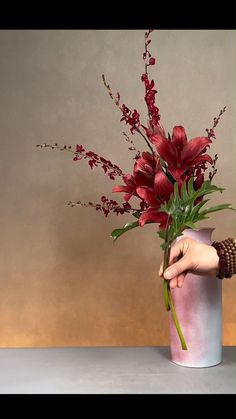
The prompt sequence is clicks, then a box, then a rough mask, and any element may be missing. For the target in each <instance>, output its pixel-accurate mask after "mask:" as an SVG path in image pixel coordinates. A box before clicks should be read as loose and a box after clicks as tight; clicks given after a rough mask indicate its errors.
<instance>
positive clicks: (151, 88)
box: [141, 29, 160, 128]
mask: <svg viewBox="0 0 236 419" xmlns="http://www.w3.org/2000/svg"><path fill="white" fill-rule="evenodd" d="M151 32H153V29H150V30H149V31H148V32H145V50H144V53H143V60H144V63H145V70H144V74H142V76H141V80H142V82H144V84H145V97H144V99H145V102H146V105H147V109H148V117H149V121H150V124H151V127H152V128H153V127H154V126H156V125H158V123H159V121H160V115H159V109H158V107H157V106H156V105H155V95H156V93H157V90H155V83H154V80H152V81H151V82H150V81H149V76H148V66H150V65H155V63H156V60H155V58H154V57H152V55H151V53H150V51H149V49H148V45H149V44H150V43H151V39H149V35H150V33H151Z"/></svg>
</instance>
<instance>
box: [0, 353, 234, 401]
mask: <svg viewBox="0 0 236 419" xmlns="http://www.w3.org/2000/svg"><path fill="white" fill-rule="evenodd" d="M0 372H1V373H0V393H1V394H9V393H10V394H65V393H68V394H145V393H146V394H165V393H170V394H174V393H177V394H180V393H185V394H211V393H215V394H219V393H228V394H236V347H233V346H227V347H224V348H223V362H222V363H221V364H219V365H216V366H214V367H210V368H186V367H181V366H178V365H176V364H174V363H172V362H171V361H170V358H169V348H168V347H147V346H146V347H92V348H91V347H89V348H84V347H83V348H56V349H54V348H47V349H46V348H45V349H38V348H37V349H36V348H35V349H31V348H30V349H18V348H17V349H16V348H14V349H13V348H12V349H0Z"/></svg>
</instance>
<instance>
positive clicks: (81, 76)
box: [0, 30, 236, 347]
mask: <svg viewBox="0 0 236 419" xmlns="http://www.w3.org/2000/svg"><path fill="white" fill-rule="evenodd" d="M143 34H144V31H142V30H130V31H125V30H120V31H117V30H114V31H111V30H100V31H95V30H81V31H79V30H77V31H76V30H75V31H74V30H73V31H72V30H71V31H65V30H64V31H62V30H61V31H60V30H59V31H54V30H51V31H43V30H42V31H38V30H33V31H30V30H25V31H24V30H20V31H19V30H14V31H11V30H7V31H6V30H2V31H1V32H0V135H1V137H0V147H1V153H0V159H1V163H0V170H1V177H0V182H1V188H0V191H1V206H0V223H1V230H0V231H1V251H0V258H1V260H0V346H1V347H11V346H12V347H31V346H32V347H34V346H35V347H39V346H41V347H42V346H89V345H91V346H99V345H107V346H112V345H168V344H169V326H168V316H167V313H166V311H165V309H164V305H163V294H162V284H161V281H160V279H159V278H158V274H157V272H158V269H159V265H160V263H161V260H162V251H161V249H160V240H159V238H158V237H157V236H156V234H155V231H156V226H155V225H154V224H151V225H148V226H145V227H144V228H143V229H140V230H138V229H134V230H132V231H130V232H129V234H127V235H124V236H123V237H122V238H121V239H120V240H118V241H117V243H116V246H115V247H113V246H112V242H111V239H110V238H109V234H110V232H111V231H112V230H113V229H114V228H117V227H120V226H122V225H123V224H124V223H125V222H127V221H129V220H130V216H128V215H124V216H118V217H117V216H116V215H110V216H108V218H105V217H104V216H103V214H102V213H98V212H96V211H95V210H94V209H92V208H91V209H90V208H81V207H74V208H71V207H69V206H67V205H66V204H67V202H68V201H69V200H72V201H75V200H78V199H80V200H81V201H82V202H87V201H93V202H99V200H100V196H101V195H103V194H105V195H107V196H109V197H111V198H113V199H117V200H118V201H119V202H122V201H123V199H122V194H112V193H111V187H113V186H114V185H115V184H120V182H119V179H118V180H116V181H115V182H114V181H110V180H109V178H108V177H106V176H105V175H104V174H103V171H102V170H100V169H99V168H97V169H95V170H93V171H91V169H90V167H89V166H88V164H87V162H86V161H81V162H79V163H75V162H73V161H72V158H71V157H72V155H71V154H70V153H67V152H60V151H59V150H50V149H42V150H41V149H38V148H36V144H38V143H43V142H48V143H52V142H55V141H57V142H58V143H59V144H61V145H64V144H71V145H75V144H76V143H78V144H83V145H84V146H85V147H86V149H88V150H94V151H96V152H97V153H98V154H100V155H102V156H104V157H106V158H108V159H110V160H111V161H113V162H115V163H116V164H118V165H119V166H120V167H121V168H122V169H123V170H124V172H129V171H131V169H132V164H133V163H132V162H133V160H132V157H133V156H134V153H133V152H131V151H128V143H126V141H125V140H124V139H123V136H122V131H123V130H124V129H125V126H124V125H122V123H120V122H119V119H120V114H119V112H118V110H117V108H116V107H115V106H114V105H113V103H112V101H111V100H110V98H109V96H108V95H107V92H106V90H105V88H104V86H103V84H102V81H101V74H102V73H105V75H106V77H107V80H108V81H109V83H110V84H111V86H112V88H113V90H114V92H116V91H117V90H118V91H119V92H120V93H121V97H122V101H124V102H125V103H126V104H127V105H128V106H130V107H131V108H133V107H138V108H139V110H140V112H142V115H145V114H146V108H145V106H144V101H143V95H144V93H143V92H144V90H143V85H142V83H141V81H140V74H141V73H142V72H143V62H142V52H143ZM151 51H152V54H153V56H154V57H156V58H157V65H156V66H154V67H152V68H151V74H152V76H153V77H154V79H155V81H156V83H157V87H158V91H159V93H158V95H157V103H158V105H159V107H160V112H161V119H162V123H163V124H164V126H165V127H166V130H168V131H171V130H172V127H173V126H174V125H184V126H185V127H186V131H187V134H188V136H189V138H192V137H195V136H199V135H204V130H205V128H206V127H210V126H211V124H212V120H213V117H214V116H216V115H217V114H218V111H219V110H220V109H221V108H222V107H223V106H224V105H226V106H227V112H226V113H225V114H224V116H223V118H222V120H221V122H220V125H219V126H218V128H217V130H216V133H217V140H216V141H215V142H214V145H213V146H212V149H211V154H212V155H213V156H214V154H215V153H218V155H219V160H218V163H217V168H218V172H217V174H216V176H215V183H216V184H217V185H219V186H222V187H225V188H226V191H225V192H224V193H223V195H221V196H220V194H215V195H212V201H211V202H212V204H213V203H214V204H217V203H219V202H231V203H232V204H233V205H234V206H236V197H235V157H236V147H235V128H236V127H235V122H236V119H235V112H236V95H235V82H236V80H235V75H236V49H235V31H232V30H221V31H215V30H211V31H210V30H197V31H196V30H189V31H185V30H178V31H175V30H173V31H172V30H171V31H169V30H164V31H156V32H154V33H153V34H152V44H151ZM126 132H127V133H128V130H126ZM132 139H133V140H134V142H135V144H136V147H137V148H140V149H143V148H145V147H144V145H145V144H144V143H143V142H142V140H141V139H140V138H139V136H134V137H133V138H132ZM133 202H135V201H133ZM201 226H215V227H216V230H215V232H214V234H213V239H214V240H222V239H224V238H226V237H228V236H234V237H236V229H235V214H234V213H233V212H230V211H224V212H221V213H217V214H213V215H212V217H211V219H209V220H206V221H204V222H202V223H201ZM235 279H236V278H235V277H233V278H232V279H231V280H225V281H224V284H223V313H224V317H223V320H224V329H223V334H224V344H225V345H235V344H236V305H235V296H236V280H235ZM209 327H210V325H209Z"/></svg>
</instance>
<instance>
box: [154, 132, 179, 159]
mask: <svg viewBox="0 0 236 419" xmlns="http://www.w3.org/2000/svg"><path fill="white" fill-rule="evenodd" d="M150 141H151V142H152V144H154V145H155V147H156V150H157V152H158V154H159V156H160V157H161V158H162V159H163V160H165V161H166V162H167V163H168V164H171V165H173V166H174V165H175V164H176V151H175V147H174V145H173V144H171V142H170V141H168V140H167V138H164V137H162V136H161V135H152V136H151V137H150Z"/></svg>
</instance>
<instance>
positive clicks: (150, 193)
mask: <svg viewBox="0 0 236 419" xmlns="http://www.w3.org/2000/svg"><path fill="white" fill-rule="evenodd" d="M136 192H137V194H138V195H139V196H140V198H142V199H144V200H145V201H147V202H148V204H150V205H155V206H156V205H158V202H157V200H156V197H155V193H154V189H152V188H149V187H148V186H138V187H137V188H136Z"/></svg>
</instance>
